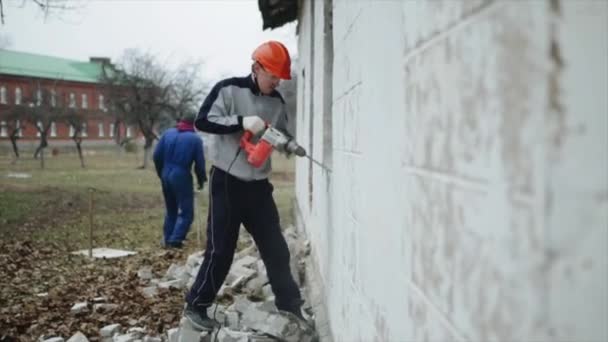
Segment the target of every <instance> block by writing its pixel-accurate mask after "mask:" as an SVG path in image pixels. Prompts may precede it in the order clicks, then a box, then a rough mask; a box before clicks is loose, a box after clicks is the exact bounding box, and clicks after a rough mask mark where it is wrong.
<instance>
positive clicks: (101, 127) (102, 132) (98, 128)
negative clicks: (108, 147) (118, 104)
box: [97, 122, 105, 138]
mask: <svg viewBox="0 0 608 342" xmlns="http://www.w3.org/2000/svg"><path fill="white" fill-rule="evenodd" d="M97 130H98V131H99V133H98V136H99V137H100V138H103V137H104V136H105V134H104V131H103V122H100V123H98V124H97Z"/></svg>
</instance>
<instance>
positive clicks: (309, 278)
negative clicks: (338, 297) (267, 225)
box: [293, 200, 334, 342]
mask: <svg viewBox="0 0 608 342" xmlns="http://www.w3.org/2000/svg"><path fill="white" fill-rule="evenodd" d="M293 207H294V208H295V209H294V217H295V221H296V224H295V227H296V231H297V233H298V236H300V238H306V237H307V233H306V230H305V229H304V225H303V220H302V215H301V213H300V211H299V206H298V203H297V201H296V200H294V205H293ZM304 265H305V267H304V270H305V277H304V278H305V279H304V282H303V284H302V285H303V288H304V289H305V291H306V292H305V293H304V296H305V297H306V298H307V301H308V303H307V304H309V305H310V307H311V308H312V311H313V318H314V322H315V330H316V331H317V337H318V341H319V342H334V338H333V336H334V335H333V334H332V332H331V327H330V325H329V320H328V317H329V316H328V314H327V312H328V311H327V309H328V308H327V300H326V295H325V286H324V284H323V281H322V278H321V275H320V274H319V271H318V270H319V267H317V265H318V260H317V258H316V255H315V254H314V252H312V248H311V253H309V254H308V255H307V256H306V258H305V260H304ZM305 306H306V304H305Z"/></svg>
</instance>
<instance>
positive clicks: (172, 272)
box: [165, 264, 190, 280]
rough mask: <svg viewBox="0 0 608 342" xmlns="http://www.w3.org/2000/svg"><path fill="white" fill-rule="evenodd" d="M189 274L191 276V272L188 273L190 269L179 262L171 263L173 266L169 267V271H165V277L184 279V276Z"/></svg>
mask: <svg viewBox="0 0 608 342" xmlns="http://www.w3.org/2000/svg"><path fill="white" fill-rule="evenodd" d="M185 276H187V277H188V278H189V277H190V274H189V273H188V270H187V269H186V267H185V266H180V265H177V264H171V266H169V269H168V270H167V273H165V279H169V280H171V279H180V280H181V279H184V277H185Z"/></svg>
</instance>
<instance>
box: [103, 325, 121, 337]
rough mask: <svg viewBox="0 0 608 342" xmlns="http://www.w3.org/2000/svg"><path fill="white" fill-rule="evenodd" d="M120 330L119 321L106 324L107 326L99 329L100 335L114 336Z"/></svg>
mask: <svg viewBox="0 0 608 342" xmlns="http://www.w3.org/2000/svg"><path fill="white" fill-rule="evenodd" d="M119 330H120V324H118V323H116V324H110V325H106V326H105V327H103V328H101V330H99V335H101V337H112V336H114V334H115V333H117V332H118V331H119Z"/></svg>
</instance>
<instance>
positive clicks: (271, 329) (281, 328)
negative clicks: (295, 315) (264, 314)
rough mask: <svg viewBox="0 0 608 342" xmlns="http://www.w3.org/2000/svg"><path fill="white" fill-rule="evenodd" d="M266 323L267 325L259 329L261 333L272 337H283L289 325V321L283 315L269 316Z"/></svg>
mask: <svg viewBox="0 0 608 342" xmlns="http://www.w3.org/2000/svg"><path fill="white" fill-rule="evenodd" d="M265 323H266V324H265V325H264V326H263V327H262V328H260V329H259V330H260V331H261V332H264V333H266V334H269V335H272V336H277V337H282V336H283V334H284V332H285V330H286V329H287V327H288V325H289V320H288V319H287V318H285V317H283V316H281V315H278V314H273V315H269V317H268V320H267V321H266V322H265Z"/></svg>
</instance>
